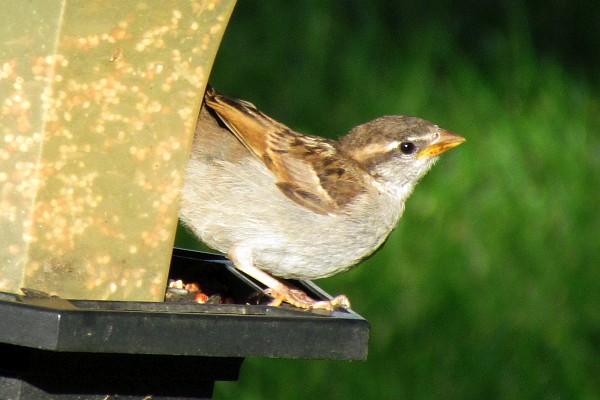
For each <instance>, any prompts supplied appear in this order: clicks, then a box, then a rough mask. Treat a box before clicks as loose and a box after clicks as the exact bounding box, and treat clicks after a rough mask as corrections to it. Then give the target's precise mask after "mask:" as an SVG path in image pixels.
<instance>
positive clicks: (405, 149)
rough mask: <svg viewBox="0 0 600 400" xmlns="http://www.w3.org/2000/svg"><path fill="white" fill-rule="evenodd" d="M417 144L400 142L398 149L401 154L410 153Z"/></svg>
mask: <svg viewBox="0 0 600 400" xmlns="http://www.w3.org/2000/svg"><path fill="white" fill-rule="evenodd" d="M416 149H417V146H415V144H414V143H413V142H402V143H400V151H401V152H402V154H406V155H410V154H412V153H414V152H415V150H416Z"/></svg>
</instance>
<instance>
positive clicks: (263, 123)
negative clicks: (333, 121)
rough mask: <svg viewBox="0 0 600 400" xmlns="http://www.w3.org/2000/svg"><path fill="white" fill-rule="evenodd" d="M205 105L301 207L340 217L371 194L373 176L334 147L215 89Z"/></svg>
mask: <svg viewBox="0 0 600 400" xmlns="http://www.w3.org/2000/svg"><path fill="white" fill-rule="evenodd" d="M205 102H206V105H207V106H208V107H210V108H211V109H213V110H214V111H215V112H216V113H217V114H218V115H219V117H220V118H221V120H222V121H223V123H224V124H225V125H226V126H227V127H228V128H229V129H230V130H231V131H232V132H233V133H234V134H235V135H236V137H237V138H238V139H239V140H240V141H241V142H242V143H243V144H244V145H245V146H246V147H247V148H248V149H249V150H250V151H251V152H252V153H253V154H254V155H255V156H256V157H258V159H260V160H261V161H262V162H263V163H264V164H265V166H266V167H267V168H268V169H269V170H270V171H271V172H272V173H273V175H274V176H275V178H276V181H277V186H278V187H279V189H280V190H281V191H282V192H283V193H284V194H285V195H286V196H287V197H288V198H290V199H291V200H293V201H294V202H296V203H297V204H298V205H300V206H302V207H305V208H308V209H310V210H312V211H314V212H317V213H319V214H335V213H338V212H340V211H342V210H343V208H344V206H346V205H347V204H348V203H350V202H351V201H352V200H353V199H354V198H356V196H358V195H360V194H361V193H363V192H364V191H365V183H366V180H367V179H368V177H367V174H366V173H365V171H364V170H362V169H361V168H360V166H359V165H358V164H357V163H356V161H354V160H352V159H350V158H349V157H346V156H345V155H344V154H342V153H340V151H339V150H338V148H337V146H336V143H335V142H334V141H331V140H328V139H325V138H321V137H317V136H309V135H303V134H300V133H298V132H295V131H293V130H292V129H290V128H288V127H287V126H285V125H284V124H281V123H279V122H277V121H275V120H274V119H272V118H270V117H268V116H266V115H264V114H263V113H262V112H260V111H259V110H258V109H256V107H254V105H252V104H251V103H248V102H245V101H242V100H235V99H230V98H227V97H225V96H222V95H219V94H217V93H216V92H215V91H214V90H213V89H212V88H209V89H208V90H207V92H206V95H205Z"/></svg>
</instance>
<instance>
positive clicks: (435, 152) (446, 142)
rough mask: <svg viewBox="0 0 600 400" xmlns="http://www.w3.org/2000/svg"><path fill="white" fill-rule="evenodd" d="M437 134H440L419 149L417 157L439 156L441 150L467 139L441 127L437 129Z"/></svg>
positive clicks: (451, 147) (446, 149) (443, 150)
mask: <svg viewBox="0 0 600 400" xmlns="http://www.w3.org/2000/svg"><path fill="white" fill-rule="evenodd" d="M439 134H440V136H439V137H438V138H437V139H436V140H435V141H434V142H433V143H431V144H430V145H429V146H427V147H425V148H424V149H423V150H421V152H420V153H419V155H418V156H417V158H422V157H430V158H431V157H435V156H439V155H440V154H442V153H443V152H445V151H448V150H450V149H453V148H455V147H456V146H458V145H459V144H461V143H463V142H465V141H466V140H467V139H465V138H464V137H462V136H459V135H457V134H456V133H452V132H450V131H445V130H443V129H440V130H439Z"/></svg>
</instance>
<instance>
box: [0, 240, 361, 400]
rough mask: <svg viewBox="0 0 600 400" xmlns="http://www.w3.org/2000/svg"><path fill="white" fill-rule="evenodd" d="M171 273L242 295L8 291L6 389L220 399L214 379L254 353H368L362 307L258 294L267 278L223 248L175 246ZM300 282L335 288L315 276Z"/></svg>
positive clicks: (15, 398) (231, 375) (2, 344)
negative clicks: (271, 301)
mask: <svg viewBox="0 0 600 400" xmlns="http://www.w3.org/2000/svg"><path fill="white" fill-rule="evenodd" d="M171 277H173V278H176V279H184V280H198V281H199V282H202V284H203V288H204V283H206V288H207V290H208V291H211V290H212V291H215V292H218V293H219V294H220V295H223V296H227V298H231V299H233V300H234V301H235V304H197V303H193V302H159V303H143V302H115V301H90V300H68V299H59V298H50V297H35V296H34V297H31V296H21V295H15V294H10V293H1V292H0V399H2V400H50V399H53V400H63V399H69V400H71V399H77V400H96V399H98V400H100V399H101V400H117V399H119V400H123V399H147V400H149V399H153V400H158V399H173V400H175V399H182V400H183V399H188V400H189V399H210V398H212V392H213V386H214V382H216V381H219V380H237V379H238V374H239V370H240V367H241V364H242V362H243V360H244V358H245V357H269V358H306V359H334V360H364V359H365V358H366V356H367V344H368V336H369V325H368V323H367V321H365V320H364V319H363V318H361V317H360V316H359V315H358V314H356V313H354V312H353V311H352V310H340V311H335V312H331V313H329V312H323V311H302V310H298V309H295V308H293V307H271V306H268V305H261V304H256V303H260V298H261V296H260V293H261V292H262V289H263V288H261V287H260V286H259V285H257V283H256V282H254V281H252V280H251V279H249V278H248V277H246V276H245V275H243V274H240V273H239V272H238V271H237V270H236V269H235V268H233V267H232V266H231V264H230V263H229V262H228V261H227V260H226V259H224V258H223V257H221V256H216V255H213V254H208V253H201V252H195V251H189V250H181V249H175V250H174V253H173V259H172V262H171ZM293 284H294V285H296V286H298V287H300V288H301V289H303V290H305V291H306V292H307V293H308V294H309V295H311V296H312V297H313V298H316V299H325V298H328V297H329V296H328V295H327V294H326V293H324V292H323V291H322V290H321V289H319V288H318V287H317V286H316V285H314V284H313V283H312V282H308V281H294V282H293ZM203 290H204V289H203ZM257 299H258V300H257Z"/></svg>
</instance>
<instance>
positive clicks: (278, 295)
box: [265, 288, 350, 311]
mask: <svg viewBox="0 0 600 400" xmlns="http://www.w3.org/2000/svg"><path fill="white" fill-rule="evenodd" d="M265 294H267V295H269V296H271V297H273V300H272V301H271V302H270V303H269V305H270V306H276V307H277V306H280V305H281V303H283V302H286V303H289V304H291V305H293V306H294V307H298V308H302V309H304V310H327V311H333V310H335V309H337V308H342V309H348V308H350V300H348V298H347V297H346V296H344V295H339V296H336V297H334V298H332V299H331V300H318V301H317V300H314V299H313V298H311V297H310V296H308V295H307V294H306V293H304V292H303V291H302V290H299V289H293V288H286V290H275V289H267V290H265Z"/></svg>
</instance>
